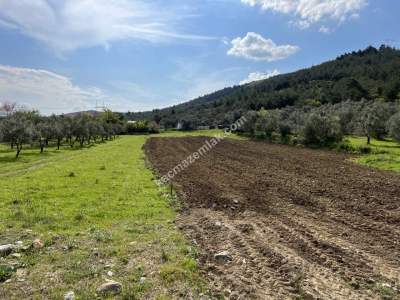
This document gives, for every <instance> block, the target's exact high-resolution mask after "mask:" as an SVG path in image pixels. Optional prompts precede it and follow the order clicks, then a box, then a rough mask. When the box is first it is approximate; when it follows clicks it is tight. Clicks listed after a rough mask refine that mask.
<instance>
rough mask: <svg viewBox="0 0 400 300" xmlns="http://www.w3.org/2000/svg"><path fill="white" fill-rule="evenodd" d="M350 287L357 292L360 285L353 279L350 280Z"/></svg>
mask: <svg viewBox="0 0 400 300" xmlns="http://www.w3.org/2000/svg"><path fill="white" fill-rule="evenodd" d="M350 285H351V286H352V287H353V288H354V289H356V290H358V289H359V288H360V284H359V283H358V282H357V280H356V279H355V278H354V277H353V278H352V279H351V280H350Z"/></svg>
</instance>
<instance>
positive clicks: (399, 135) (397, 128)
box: [388, 112, 400, 142]
mask: <svg viewBox="0 0 400 300" xmlns="http://www.w3.org/2000/svg"><path fill="white" fill-rule="evenodd" d="M388 129H389V134H390V136H391V137H392V138H393V139H394V140H395V141H397V142H400V112H398V113H397V114H395V115H393V116H392V117H391V118H390V120H389V125H388Z"/></svg>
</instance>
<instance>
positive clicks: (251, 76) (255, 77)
mask: <svg viewBox="0 0 400 300" xmlns="http://www.w3.org/2000/svg"><path fill="white" fill-rule="evenodd" d="M279 74H281V72H279V71H278V70H273V71H268V72H266V73H262V72H253V73H250V74H249V76H247V78H246V79H244V80H242V81H241V82H240V84H241V85H242V84H247V83H250V82H253V81H259V80H264V79H268V78H271V77H274V76H277V75H279Z"/></svg>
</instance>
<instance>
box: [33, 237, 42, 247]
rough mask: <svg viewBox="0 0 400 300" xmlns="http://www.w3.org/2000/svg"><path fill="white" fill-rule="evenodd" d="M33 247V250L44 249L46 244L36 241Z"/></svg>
mask: <svg viewBox="0 0 400 300" xmlns="http://www.w3.org/2000/svg"><path fill="white" fill-rule="evenodd" d="M32 247H33V249H42V248H43V247H44V244H43V243H42V241H41V240H39V239H36V240H34V241H33V242H32Z"/></svg>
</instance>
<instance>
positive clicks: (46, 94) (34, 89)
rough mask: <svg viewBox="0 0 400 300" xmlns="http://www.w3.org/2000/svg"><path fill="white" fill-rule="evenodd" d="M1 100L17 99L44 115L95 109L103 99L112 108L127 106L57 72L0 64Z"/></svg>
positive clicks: (14, 100) (122, 101) (125, 103)
mask: <svg viewBox="0 0 400 300" xmlns="http://www.w3.org/2000/svg"><path fill="white" fill-rule="evenodd" d="M0 100H2V101H11V102H17V103H18V105H22V106H25V107H27V108H30V109H38V110H39V111H40V112H42V113H44V114H50V113H65V112H73V111H80V110H88V109H94V107H95V105H96V101H98V102H99V103H102V102H103V101H105V102H106V103H108V104H111V107H112V108H114V109H119V108H125V109H126V107H127V106H128V105H129V104H128V102H127V101H126V100H125V99H122V98H118V97H114V98H113V97H110V96H109V95H108V94H107V93H106V92H105V91H103V90H101V89H99V88H97V87H88V88H82V87H79V86H77V85H75V84H73V83H72V82H71V80H70V79H69V78H67V77H64V76H61V75H59V74H56V73H53V72H49V71H45V70H38V69H27V68H15V67H10V66H2V65H0Z"/></svg>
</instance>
